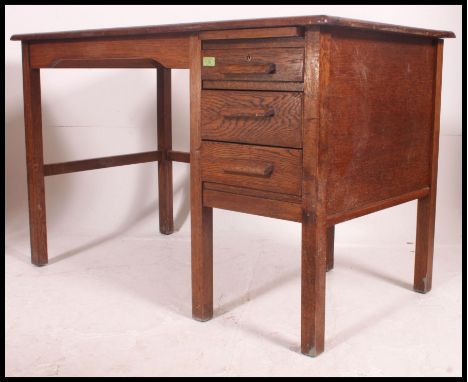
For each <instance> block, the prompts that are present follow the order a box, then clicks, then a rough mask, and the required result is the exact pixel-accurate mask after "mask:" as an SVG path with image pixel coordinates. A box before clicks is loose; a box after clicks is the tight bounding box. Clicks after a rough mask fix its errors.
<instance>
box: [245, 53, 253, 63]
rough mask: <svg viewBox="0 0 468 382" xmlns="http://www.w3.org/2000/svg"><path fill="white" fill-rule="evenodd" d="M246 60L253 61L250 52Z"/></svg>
mask: <svg viewBox="0 0 468 382" xmlns="http://www.w3.org/2000/svg"><path fill="white" fill-rule="evenodd" d="M246 60H247V62H250V61H252V56H251V55H250V54H248V55H247V57H246Z"/></svg>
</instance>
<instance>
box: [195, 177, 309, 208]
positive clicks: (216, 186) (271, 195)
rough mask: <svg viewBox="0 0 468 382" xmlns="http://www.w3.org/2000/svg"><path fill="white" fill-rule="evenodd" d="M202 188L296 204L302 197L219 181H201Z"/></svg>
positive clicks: (299, 202)
mask: <svg viewBox="0 0 468 382" xmlns="http://www.w3.org/2000/svg"><path fill="white" fill-rule="evenodd" d="M203 189H204V190H214V191H222V192H229V193H231V194H239V195H245V196H253V197H256V198H262V199H271V200H280V201H283V202H289V203H296V204H301V202H302V198H301V197H300V196H296V195H289V194H280V193H278V192H270V191H262V190H254V189H252V188H245V187H236V186H229V185H226V184H220V183H211V182H203Z"/></svg>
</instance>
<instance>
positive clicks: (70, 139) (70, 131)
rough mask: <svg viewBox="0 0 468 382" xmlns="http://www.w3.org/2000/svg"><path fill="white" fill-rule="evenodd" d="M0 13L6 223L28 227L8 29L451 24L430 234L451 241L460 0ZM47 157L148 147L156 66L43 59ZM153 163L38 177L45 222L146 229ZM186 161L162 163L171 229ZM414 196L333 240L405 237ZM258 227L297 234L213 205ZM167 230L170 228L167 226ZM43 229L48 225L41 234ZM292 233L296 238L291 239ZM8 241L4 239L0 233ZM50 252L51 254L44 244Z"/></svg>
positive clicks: (178, 124)
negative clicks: (73, 66)
mask: <svg viewBox="0 0 468 382" xmlns="http://www.w3.org/2000/svg"><path fill="white" fill-rule="evenodd" d="M5 10H6V15H5V80H6V87H5V111H6V116H5V138H6V144H5V149H6V154H5V159H6V167H5V170H6V175H5V176H6V222H7V230H6V235H7V239H8V240H14V238H15V237H18V235H19V236H24V235H28V229H27V194H26V171H25V148H24V126H23V102H22V79H21V47H20V44H19V43H18V42H12V41H9V38H10V36H11V35H12V34H16V33H28V32H48V31H60V30H74V29H90V28H106V27H123V26H139V25H157V24H167V23H181V22H196V21H209V20H229V19H243V18H259V17H278V16H297V15H313V14H328V15H333V16H342V17H351V18H358V19H364V20H370V21H378V22H386V23H392V24H400V25H406V26H413V27H422V28H431V29H443V30H451V31H454V32H455V33H456V35H457V38H456V39H447V40H446V41H445V50H444V69H443V88H442V114H441V145H440V157H439V181H438V206H437V220H436V244H437V245H448V244H456V243H459V242H460V241H461V160H462V159H461V139H462V138H461V129H462V121H461V118H462V117H461V110H462V105H461V92H462V88H461V86H462V84H461V71H462V65H461V62H462V57H461V47H462V29H461V28H462V8H461V6H342V5H340V6H313V5H284V6H283V5H281V6H280V5H275V6H273V5H268V6H195V5H189V6H187V5H184V6H156V5H154V6H7V7H6V9H5ZM42 89H43V98H42V103H43V125H44V149H45V159H46V163H47V162H49V163H50V162H60V161H68V160H76V159H85V158H91V157H99V156H107V155H117V154H125V153H132V152H140V151H147V150H153V149H155V148H156V145H157V141H156V73H155V71H154V70H151V69H142V70H134V69H128V70H120V69H114V70H104V69H94V70H87V69H85V70H65V71H61V70H43V71H42ZM188 96H189V91H188V71H186V70H175V71H173V93H172V99H173V146H174V149H175V150H184V151H188V150H189V128H188V126H189V125H188V124H189V115H188V111H189V100H188ZM156 169H157V167H156V164H140V165H132V166H125V167H117V168H112V169H103V170H96V171H90V172H83V173H75V174H68V175H59V176H54V177H49V178H46V203H47V224H48V227H49V229H51V230H53V231H54V232H64V233H75V234H80V235H81V234H92V235H95V234H97V235H103V236H107V235H113V236H114V235H133V236H136V237H141V238H142V239H143V238H144V237H148V236H150V235H154V234H158V233H157V232H158V227H157V225H158V218H157V176H156V175H157V171H156ZM188 174H189V172H188V165H186V164H174V191H175V196H174V203H175V205H174V213H175V217H176V229H178V230H179V231H182V232H183V231H185V232H188V230H189V229H190V223H189V222H190V219H188V214H189V201H188V197H189V189H188V186H189V184H188ZM415 223H416V202H410V203H406V204H404V205H401V206H398V207H394V208H391V209H388V210H385V211H382V212H378V213H375V214H372V215H370V216H367V217H363V218H359V219H356V220H353V221H350V222H347V223H343V224H340V225H338V226H337V232H336V241H337V244H338V245H373V244H375V243H377V242H378V243H379V244H380V245H382V244H383V245H401V244H405V243H413V242H414V236H415ZM231 229H236V230H237V231H239V232H241V233H243V234H245V235H255V232H258V230H262V231H265V232H266V231H268V232H272V233H273V234H274V235H276V236H277V235H281V236H287V237H290V238H291V240H299V237H300V225H299V224H296V223H290V222H284V221H279V220H274V219H267V218H261V217H256V216H251V215H245V214H238V213H233V212H228V211H221V210H216V211H215V248H216V232H217V231H219V230H231ZM175 235H177V233H175ZM50 240H53V237H50ZM296 243H297V242H296ZM7 245H8V244H7ZM51 256H53V254H51Z"/></svg>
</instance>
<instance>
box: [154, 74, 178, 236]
mask: <svg viewBox="0 0 468 382" xmlns="http://www.w3.org/2000/svg"><path fill="white" fill-rule="evenodd" d="M157 72H158V78H157V79H158V82H157V109H158V150H159V151H160V152H161V154H162V155H161V160H159V161H158V185H159V231H160V232H161V233H163V234H166V235H169V234H171V233H173V232H174V217H173V211H172V205H173V202H172V161H171V160H168V156H167V152H168V151H170V150H171V149H172V117H171V69H165V68H160V69H158V70H157Z"/></svg>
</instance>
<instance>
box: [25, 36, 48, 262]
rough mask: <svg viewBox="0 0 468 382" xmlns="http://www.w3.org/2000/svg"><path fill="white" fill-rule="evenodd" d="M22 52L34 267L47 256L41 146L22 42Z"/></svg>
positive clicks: (34, 87)
mask: <svg viewBox="0 0 468 382" xmlns="http://www.w3.org/2000/svg"><path fill="white" fill-rule="evenodd" d="M22 51H23V99H24V127H25V138H26V166H27V176H28V205H29V234H30V241H31V262H32V263H33V264H34V265H45V264H47V261H48V257H47V226H46V206H45V186H44V168H43V164H44V157H43V147H42V114H41V78H40V72H39V70H38V69H33V68H31V62H30V50H29V44H28V43H22Z"/></svg>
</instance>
